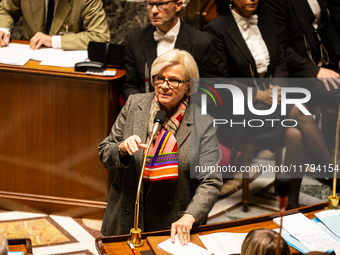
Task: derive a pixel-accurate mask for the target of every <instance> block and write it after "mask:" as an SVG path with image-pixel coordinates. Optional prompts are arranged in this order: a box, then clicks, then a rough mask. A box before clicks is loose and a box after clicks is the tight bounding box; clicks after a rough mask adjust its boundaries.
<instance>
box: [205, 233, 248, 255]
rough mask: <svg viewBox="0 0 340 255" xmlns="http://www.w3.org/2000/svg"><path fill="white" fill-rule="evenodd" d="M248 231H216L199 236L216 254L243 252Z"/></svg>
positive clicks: (224, 254)
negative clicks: (242, 248)
mask: <svg viewBox="0 0 340 255" xmlns="http://www.w3.org/2000/svg"><path fill="white" fill-rule="evenodd" d="M247 234H248V233H227V232H221V233H214V234H209V235H202V236H199V238H200V239H201V241H202V243H203V244H204V246H205V247H206V248H207V249H208V250H209V251H211V252H213V253H214V255H222V254H223V255H227V254H239V253H241V247H242V243H243V240H244V239H245V237H246V235H247Z"/></svg>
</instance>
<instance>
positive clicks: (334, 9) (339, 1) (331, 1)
mask: <svg viewBox="0 0 340 255" xmlns="http://www.w3.org/2000/svg"><path fill="white" fill-rule="evenodd" d="M327 7H328V9H329V12H330V13H331V20H332V23H333V26H334V29H335V30H336V32H337V33H338V37H339V38H340V0H327Z"/></svg>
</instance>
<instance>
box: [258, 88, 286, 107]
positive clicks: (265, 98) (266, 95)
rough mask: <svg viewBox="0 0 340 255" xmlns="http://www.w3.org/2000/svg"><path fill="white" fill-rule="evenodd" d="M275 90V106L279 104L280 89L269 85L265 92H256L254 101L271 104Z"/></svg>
mask: <svg viewBox="0 0 340 255" xmlns="http://www.w3.org/2000/svg"><path fill="white" fill-rule="evenodd" d="M274 88H277V104H278V105H279V104H281V87H280V86H278V85H275V86H273V85H269V89H267V90H257V93H256V97H255V99H256V101H260V102H263V103H265V104H268V105H272V104H273V89H274Z"/></svg>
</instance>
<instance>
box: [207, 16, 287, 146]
mask: <svg viewBox="0 0 340 255" xmlns="http://www.w3.org/2000/svg"><path fill="white" fill-rule="evenodd" d="M258 27H259V29H260V32H261V34H262V37H263V40H264V42H265V43H266V45H267V48H268V51H269V56H270V64H269V66H268V71H267V74H266V77H267V78H270V77H272V78H285V77H287V76H288V70H287V66H286V63H285V60H284V58H283V50H282V47H281V45H280V43H279V42H278V39H277V36H276V30H275V29H276V28H275V25H274V24H273V18H272V16H271V15H270V13H268V12H264V11H262V12H261V14H260V15H259V19H258ZM204 30H205V31H207V32H209V33H210V34H212V35H213V36H214V37H215V38H216V41H217V50H218V52H219V54H220V55H221V56H222V66H223V68H224V69H225V70H227V73H228V76H229V77H234V78H246V77H248V78H251V77H252V72H251V69H252V70H253V71H254V77H255V78H256V77H259V75H258V73H257V69H256V64H255V60H254V58H253V56H252V54H251V52H250V50H249V48H248V46H247V44H246V42H245V41H244V39H243V37H242V34H241V32H240V30H239V29H238V26H237V23H236V21H235V19H234V17H233V15H232V13H231V12H228V13H227V14H226V15H220V16H218V17H217V18H215V19H214V20H212V21H210V22H209V23H208V24H207V25H206V26H205V27H204ZM250 66H251V69H250ZM230 83H231V84H234V85H237V86H238V87H239V88H241V89H242V91H243V95H245V97H246V95H247V94H248V92H247V89H248V87H249V86H251V87H253V98H255V95H256V92H257V89H256V88H255V84H254V83H253V80H252V79H243V80H240V79H238V80H237V81H235V80H233V79H231V81H230ZM273 84H274V85H276V84H275V83H273ZM280 85H281V86H282V84H280ZM260 86H261V85H260ZM261 89H262V87H261ZM219 94H220V95H221V97H223V99H222V101H224V102H223V104H224V107H225V110H224V111H221V113H222V112H223V115H224V116H223V115H222V116H217V115H214V114H215V113H217V111H214V112H211V113H210V115H212V116H213V117H215V118H222V119H228V120H230V119H233V120H234V121H237V122H239V123H241V122H242V121H243V120H244V119H246V120H247V119H248V118H250V114H249V112H247V111H246V113H245V115H244V116H236V115H233V114H232V109H231V108H232V107H230V104H228V102H232V99H231V98H230V94H229V93H228V91H227V90H219ZM208 103H209V101H208ZM263 107H264V108H263ZM268 107H269V106H267V105H265V104H263V103H260V104H259V105H258V106H257V107H255V108H257V109H262V110H263V109H266V108H268ZM212 109H213V107H212ZM246 109H247V108H246ZM266 117H269V116H266ZM257 118H258V117H257ZM244 131H245V128H244V127H243V126H242V125H237V127H234V128H232V127H230V126H229V125H226V127H225V128H223V130H222V128H219V129H218V135H219V139H220V142H222V143H224V144H227V145H232V146H234V147H237V146H238V145H239V142H240V141H241V138H242V136H243V134H244ZM275 136H276V134H275Z"/></svg>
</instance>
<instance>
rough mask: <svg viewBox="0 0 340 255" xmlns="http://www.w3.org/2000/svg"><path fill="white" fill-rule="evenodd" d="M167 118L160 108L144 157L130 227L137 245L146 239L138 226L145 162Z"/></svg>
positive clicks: (133, 242)
mask: <svg viewBox="0 0 340 255" xmlns="http://www.w3.org/2000/svg"><path fill="white" fill-rule="evenodd" d="M165 118H166V112H165V111H163V110H159V111H158V112H157V113H156V116H155V119H154V121H153V123H154V124H153V127H152V134H151V137H150V140H149V142H148V144H147V148H146V151H145V155H144V159H143V165H142V170H141V172H140V176H139V182H138V188H137V195H136V203H135V214H134V216H135V217H134V227H133V228H131V229H130V241H131V243H132V244H133V245H134V246H136V247H139V246H142V245H143V244H144V241H143V240H142V230H141V229H140V228H138V219H139V199H140V190H141V187H142V182H143V175H144V169H145V164H146V160H147V157H148V153H149V150H150V146H151V144H152V141H153V138H154V137H155V135H156V134H157V133H158V131H159V130H160V128H161V127H162V125H163V124H164V121H165Z"/></svg>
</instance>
